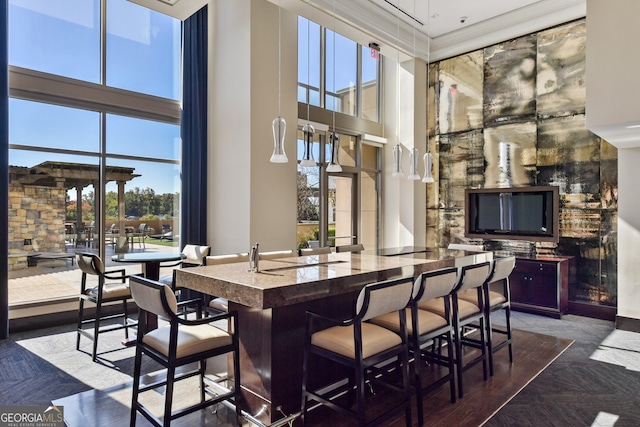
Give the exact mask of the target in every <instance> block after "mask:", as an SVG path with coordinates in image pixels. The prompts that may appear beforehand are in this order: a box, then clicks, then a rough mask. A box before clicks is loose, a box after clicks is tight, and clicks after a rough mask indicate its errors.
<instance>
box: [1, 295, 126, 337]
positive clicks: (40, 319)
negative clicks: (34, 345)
mask: <svg viewBox="0 0 640 427" xmlns="http://www.w3.org/2000/svg"><path fill="white" fill-rule="evenodd" d="M77 304H78V303H77V302H76V303H75V305H76V306H77ZM127 308H128V310H129V315H130V316H136V315H137V314H138V307H137V306H136V304H135V303H134V302H129V303H128V304H127ZM102 310H103V314H104V315H110V314H117V313H121V312H122V305H121V304H120V303H118V304H117V305H105V306H103V308H102ZM91 316H95V307H87V308H86V309H85V317H91ZM77 322H78V309H77V308H75V309H74V310H65V311H57V312H53V313H43V314H38V315H32V316H27V317H17V318H11V319H9V333H10V334H12V333H16V332H24V331H30V330H34V329H43V328H49V327H52V326H62V325H71V324H75V323H77Z"/></svg>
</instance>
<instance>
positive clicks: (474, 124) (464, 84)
mask: <svg viewBox="0 0 640 427" xmlns="http://www.w3.org/2000/svg"><path fill="white" fill-rule="evenodd" d="M482 55H483V51H482V50H478V51H475V52H471V53H468V54H466V55H461V56H457V57H455V58H451V59H447V60H444V61H440V74H439V85H440V98H439V107H438V111H439V115H438V120H439V126H440V132H442V133H452V132H461V131H468V130H471V129H479V128H482V124H483V117H482V81H483V74H482V67H483V56H482Z"/></svg>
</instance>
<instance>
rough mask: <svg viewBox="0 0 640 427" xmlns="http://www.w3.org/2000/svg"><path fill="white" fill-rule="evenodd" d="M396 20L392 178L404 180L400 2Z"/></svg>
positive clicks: (397, 7)
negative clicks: (401, 119) (401, 130)
mask: <svg viewBox="0 0 640 427" xmlns="http://www.w3.org/2000/svg"><path fill="white" fill-rule="evenodd" d="M396 18H397V21H398V35H397V39H396V40H397V49H398V62H397V65H396V80H397V86H396V109H397V112H398V116H397V119H396V139H397V142H396V145H395V146H394V147H393V173H392V174H391V176H392V177H395V178H404V173H403V172H402V145H401V144H400V0H398V4H397V6H396Z"/></svg>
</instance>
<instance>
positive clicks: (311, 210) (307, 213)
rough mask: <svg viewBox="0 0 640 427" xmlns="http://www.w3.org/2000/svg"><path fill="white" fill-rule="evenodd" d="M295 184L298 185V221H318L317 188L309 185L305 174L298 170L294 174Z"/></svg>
mask: <svg viewBox="0 0 640 427" xmlns="http://www.w3.org/2000/svg"><path fill="white" fill-rule="evenodd" d="M296 184H297V186H298V222H303V221H318V220H319V219H320V210H319V206H318V202H319V197H318V189H317V188H312V187H311V186H309V185H308V183H307V175H305V174H302V173H300V172H298V173H297V174H296Z"/></svg>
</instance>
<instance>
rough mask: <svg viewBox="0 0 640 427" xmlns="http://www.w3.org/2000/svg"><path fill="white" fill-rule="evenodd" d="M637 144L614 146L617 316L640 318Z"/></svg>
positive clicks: (639, 228)
mask: <svg viewBox="0 0 640 427" xmlns="http://www.w3.org/2000/svg"><path fill="white" fill-rule="evenodd" d="M638 165H640V148H627V149H619V150H618V316H621V317H629V318H634V319H640V198H639V197H638V181H639V178H640V172H639V171H638Z"/></svg>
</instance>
